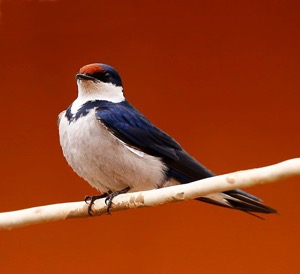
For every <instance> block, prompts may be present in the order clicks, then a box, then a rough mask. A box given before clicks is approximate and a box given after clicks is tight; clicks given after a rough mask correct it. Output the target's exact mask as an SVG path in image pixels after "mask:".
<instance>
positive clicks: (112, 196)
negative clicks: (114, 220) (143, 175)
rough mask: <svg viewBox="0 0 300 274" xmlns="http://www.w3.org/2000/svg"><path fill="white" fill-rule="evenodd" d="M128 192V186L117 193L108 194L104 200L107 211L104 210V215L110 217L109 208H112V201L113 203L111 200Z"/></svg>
mask: <svg viewBox="0 0 300 274" xmlns="http://www.w3.org/2000/svg"><path fill="white" fill-rule="evenodd" d="M129 190H130V187H129V186H128V187H126V188H124V189H122V190H119V191H115V192H112V193H110V194H109V195H108V196H107V197H106V198H105V201H104V202H105V204H106V205H107V209H106V213H107V214H108V215H110V208H111V206H112V203H113V202H112V201H113V199H114V198H115V197H116V196H118V195H120V194H124V193H127V192H128V191H129Z"/></svg>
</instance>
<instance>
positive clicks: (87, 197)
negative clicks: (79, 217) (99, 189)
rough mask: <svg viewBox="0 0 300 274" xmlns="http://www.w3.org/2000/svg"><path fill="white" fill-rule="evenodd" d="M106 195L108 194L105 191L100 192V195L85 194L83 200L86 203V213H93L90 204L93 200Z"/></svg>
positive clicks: (91, 204)
mask: <svg viewBox="0 0 300 274" xmlns="http://www.w3.org/2000/svg"><path fill="white" fill-rule="evenodd" d="M108 195H109V194H107V193H103V194H101V195H95V196H89V195H87V196H85V197H84V202H85V203H86V204H88V214H89V215H90V216H93V214H92V212H93V209H92V206H93V204H94V202H95V201H96V200H98V199H102V198H105V197H107V196H108Z"/></svg>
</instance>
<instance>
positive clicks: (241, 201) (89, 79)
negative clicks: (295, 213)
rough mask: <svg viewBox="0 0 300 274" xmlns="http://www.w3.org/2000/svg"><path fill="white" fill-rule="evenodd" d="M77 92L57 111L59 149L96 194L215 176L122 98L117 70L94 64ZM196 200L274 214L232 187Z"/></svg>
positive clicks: (111, 194)
mask: <svg viewBox="0 0 300 274" xmlns="http://www.w3.org/2000/svg"><path fill="white" fill-rule="evenodd" d="M76 78H77V85H78V97H77V99H76V100H75V101H74V102H73V103H72V104H71V105H70V106H69V107H68V109H67V110H65V111H63V112H62V113H61V114H60V115H59V119H58V124H59V136H60V144H61V147H62V150H63V154H64V156H65V157H66V159H67V161H68V163H69V165H70V166H71V167H72V168H73V170H74V171H75V172H76V173H77V174H78V175H79V176H80V177H82V178H83V179H85V180H86V181H87V182H88V183H89V184H90V185H92V186H93V187H95V188H96V189H98V190H99V191H101V192H102V193H103V195H99V196H88V198H89V199H90V204H89V209H88V210H89V214H91V206H92V203H93V202H94V200H95V199H97V198H99V197H104V196H107V200H106V201H107V204H108V212H109V207H110V205H111V202H112V199H113V197H114V196H116V195H118V194H119V193H124V192H127V191H132V192H133V191H141V190H150V189H156V188H161V187H166V186H170V185H176V184H186V183H190V182H192V181H196V180H200V179H204V178H207V177H211V176H214V175H215V174H214V173H212V172H211V171H210V170H208V169H207V168H206V167H204V166H203V165H201V164H200V163H199V162H198V161H197V160H195V159H194V158H193V157H191V156H190V155H189V154H188V153H187V152H186V151H185V150H183V149H182V147H181V146H180V145H179V144H178V143H177V142H176V141H175V140H174V139H173V138H172V137H170V136H169V135H167V134H166V133H164V132H163V131H162V130H160V129H159V128H157V127H156V126H154V125H153V124H152V123H151V122H150V121H149V120H148V119H147V118H145V116H144V115H142V114H141V113H140V112H139V111H138V110H136V109H135V108H134V107H133V106H132V105H131V104H130V103H129V102H128V101H127V100H126V99H125V97H124V94H123V86H122V81H121V78H120V76H119V74H118V72H117V71H116V70H115V69H114V68H112V67H111V66H108V65H104V64H100V63H95V64H89V65H86V66H84V67H82V68H81V69H80V71H79V73H78V74H77V75H76ZM197 200H201V201H204V202H208V203H212V204H215V205H219V206H223V207H228V208H233V209H238V210H241V211H245V212H248V213H251V212H259V213H275V212H276V210H275V209H273V208H271V207H269V206H266V205H263V204H262V203H261V200H260V199H258V198H256V197H255V196H253V195H251V194H249V193H247V192H244V191H242V190H239V189H236V190H231V191H226V192H223V193H217V194H213V195H208V196H205V197H199V198H198V199H197Z"/></svg>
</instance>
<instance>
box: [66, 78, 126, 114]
mask: <svg viewBox="0 0 300 274" xmlns="http://www.w3.org/2000/svg"><path fill="white" fill-rule="evenodd" d="M77 85H78V97H77V99H76V100H75V101H74V102H73V104H72V108H71V112H72V113H73V114H74V113H76V112H77V110H78V109H79V108H80V107H81V106H82V105H83V104H84V103H86V102H87V101H94V100H104V101H109V102H113V103H120V102H122V101H124V100H125V97H124V95H123V88H122V87H121V86H115V85H114V84H112V83H103V82H100V81H97V82H93V81H87V80H77Z"/></svg>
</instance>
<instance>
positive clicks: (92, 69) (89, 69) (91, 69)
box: [79, 64, 104, 75]
mask: <svg viewBox="0 0 300 274" xmlns="http://www.w3.org/2000/svg"><path fill="white" fill-rule="evenodd" d="M97 72H104V69H103V68H102V67H101V66H99V64H89V65H85V66H83V67H82V68H81V69H80V70H79V73H82V74H89V75H93V74H94V73H97Z"/></svg>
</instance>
